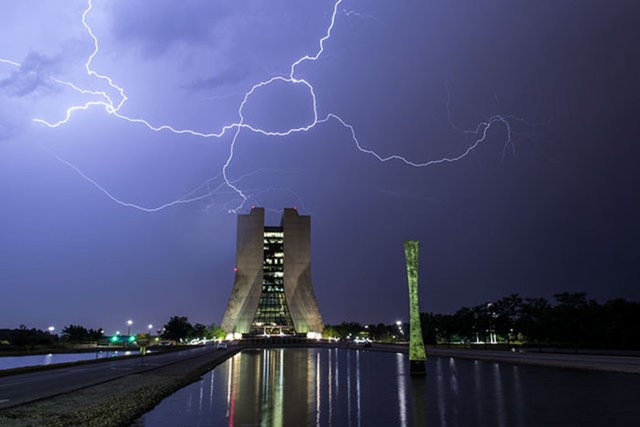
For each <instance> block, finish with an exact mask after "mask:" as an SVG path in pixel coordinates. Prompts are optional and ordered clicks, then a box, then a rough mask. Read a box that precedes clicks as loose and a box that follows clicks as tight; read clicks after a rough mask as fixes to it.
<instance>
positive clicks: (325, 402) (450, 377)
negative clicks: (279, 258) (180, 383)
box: [135, 348, 640, 427]
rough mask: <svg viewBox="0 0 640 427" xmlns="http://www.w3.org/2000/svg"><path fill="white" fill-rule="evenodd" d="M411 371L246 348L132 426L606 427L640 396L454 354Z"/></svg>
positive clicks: (393, 357) (627, 386)
mask: <svg viewBox="0 0 640 427" xmlns="http://www.w3.org/2000/svg"><path fill="white" fill-rule="evenodd" d="M408 370H409V369H408V358H407V355H406V354H397V353H391V352H389V353H385V352H376V351H366V350H343V349H326V348H324V349H302V348H299V349H286V350H283V349H270V350H253V351H244V352H242V353H240V354H237V355H235V356H233V357H232V358H231V359H229V360H227V361H226V362H224V363H223V364H221V365H220V366H218V367H217V368H216V369H215V370H214V371H212V372H210V373H208V374H207V375H205V376H204V377H203V378H202V379H201V380H200V381H197V382H195V383H193V384H191V385H189V386H187V387H184V388H183V389H181V390H179V391H178V392H176V393H175V394H173V395H172V396H169V397H168V398H167V399H165V400H163V401H162V402H161V403H160V404H159V405H158V406H157V407H156V408H155V409H154V410H152V411H151V412H149V413H148V414H146V415H144V417H142V418H141V419H140V420H139V423H138V424H135V425H140V423H142V424H146V425H150V426H154V427H156V426H175V425H213V426H220V425H229V426H233V425H238V426H240V425H265V426H282V425H285V426H289V425H293V426H298V425H316V426H318V425H320V426H327V425H328V426H331V425H337V426H343V425H351V426H368V425H427V424H428V425H436V426H438V425H449V426H455V425H474V426H476V425H477V426H500V425H504V426H521V425H527V424H529V425H550V424H553V425H563V424H569V425H591V424H592V423H590V420H591V419H592V418H593V419H597V420H599V421H602V422H598V423H596V424H595V425H606V424H607V423H606V418H607V416H608V415H607V414H611V413H615V414H617V416H622V417H623V419H625V420H627V421H630V415H631V413H625V412H624V408H627V407H631V406H633V405H632V404H631V403H630V400H631V399H633V398H632V397H629V398H627V396H637V394H638V391H639V390H640V387H639V386H638V384H637V381H635V378H632V379H631V380H629V381H626V382H625V380H626V378H627V377H624V376H614V375H611V374H602V375H600V374H594V373H590V374H589V375H588V376H587V375H584V374H583V373H581V372H573V371H568V370H567V371H561V370H551V369H545V368H538V367H526V366H510V365H501V364H496V363H492V362H480V361H469V360H460V359H450V358H438V357H433V358H429V359H428V360H427V376H426V377H422V378H416V377H411V376H409V372H408ZM573 383H578V384H580V385H584V384H588V385H591V386H593V387H595V386H602V387H605V386H606V387H608V389H611V390H615V391H616V393H612V394H605V395H602V396H598V402H599V405H585V404H573V405H569V404H568V403H567V402H568V401H567V400H566V396H567V395H568V393H567V391H569V390H570V393H571V396H572V397H573V396H574V395H576V394H577V395H579V394H580V393H585V392H584V387H573V386H572V384H573ZM603 384H604V385H603ZM621 384H622V386H621ZM589 396H590V395H589V394H585V395H583V396H582V397H583V399H584V398H586V397H589ZM563 399H564V400H563ZM576 402H577V401H576ZM603 408H604V409H603ZM612 408H613V409H616V408H618V409H619V410H617V411H615V412H612V411H613V409H612ZM607 411H608V412H607ZM625 414H626V415H625ZM625 416H626V418H624V417H625ZM532 420H536V421H539V422H537V423H535V424H532V422H531V421H532ZM557 421H564V422H557ZM573 421H577V422H573ZM635 421H637V419H636V418H634V419H633V421H630V422H628V423H626V425H635V424H633V422H635Z"/></svg>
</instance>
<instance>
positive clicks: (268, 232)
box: [221, 208, 323, 335]
mask: <svg viewBox="0 0 640 427" xmlns="http://www.w3.org/2000/svg"><path fill="white" fill-rule="evenodd" d="M221 326H222V329H224V330H225V332H227V333H235V334H237V333H240V334H253V335H259V334H265V333H266V334H280V333H284V334H306V333H310V332H311V333H320V332H322V328H323V325H322V316H321V315H320V310H319V309H318V303H317V302H316V297H315V295H314V293H313V286H312V284H311V218H310V217H309V216H304V215H298V212H297V211H296V209H292V208H287V209H285V210H284V213H283V215H282V220H281V223H280V226H279V227H271V226H267V227H265V225H264V208H252V209H251V212H250V213H249V214H247V215H238V237H237V243H236V268H235V282H234V284H233V290H232V291H231V297H230V298H229V303H228V304H227V310H226V311H225V314H224V318H223V320H222V325H221Z"/></svg>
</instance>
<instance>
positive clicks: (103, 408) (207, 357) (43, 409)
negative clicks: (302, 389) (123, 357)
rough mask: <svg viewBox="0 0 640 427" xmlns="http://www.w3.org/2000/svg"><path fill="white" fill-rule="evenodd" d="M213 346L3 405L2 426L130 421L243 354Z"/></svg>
mask: <svg viewBox="0 0 640 427" xmlns="http://www.w3.org/2000/svg"><path fill="white" fill-rule="evenodd" d="M240 350H241V349H240V348H232V349H229V350H226V351H211V352H208V353H206V354H203V355H198V356H196V357H192V358H189V359H184V360H178V361H174V362H171V363H168V364H165V365H162V366H159V367H156V368H153V369H149V370H146V371H142V372H137V373H132V374H130V375H126V376H122V377H118V378H115V379H111V380H108V381H104V382H102V383H98V384H93V385H89V386H86V387H83V388H80V389H76V390H74V391H70V392H66V393H61V394H58V395H53V396H49V397H45V398H42V399H39V400H35V401H31V402H28V403H23V404H19V405H17V406H13V407H10V408H7V409H3V410H0V424H1V425H3V426H5V425H6V426H21V427H22V426H40V425H43V424H46V425H48V426H66V425H83V426H120V425H129V424H130V423H132V422H133V421H134V420H136V419H137V418H139V417H141V416H142V415H144V414H145V413H147V412H149V411H150V410H151V409H153V408H154V407H155V406H156V405H157V404H158V403H160V401H162V399H164V398H165V397H167V396H170V395H171V394H173V393H175V392H176V391H178V390H179V389H181V388H182V387H185V386H187V385H189V384H191V383H192V382H194V381H197V380H198V379H199V378H200V377H201V376H202V375H204V374H205V373H207V372H209V371H210V370H212V369H213V368H214V367H216V366H217V365H219V364H220V363H222V362H224V361H225V360H227V359H228V358H230V357H232V356H233V355H235V354H236V353H238V352H239V351H240Z"/></svg>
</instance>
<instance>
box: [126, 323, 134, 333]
mask: <svg viewBox="0 0 640 427" xmlns="http://www.w3.org/2000/svg"><path fill="white" fill-rule="evenodd" d="M127 325H128V326H129V329H127V335H129V336H131V325H133V320H127Z"/></svg>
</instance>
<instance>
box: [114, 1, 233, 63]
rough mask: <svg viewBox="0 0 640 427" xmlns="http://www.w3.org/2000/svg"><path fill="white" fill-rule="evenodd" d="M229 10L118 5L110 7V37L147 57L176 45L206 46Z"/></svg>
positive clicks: (189, 4)
mask: <svg viewBox="0 0 640 427" xmlns="http://www.w3.org/2000/svg"><path fill="white" fill-rule="evenodd" d="M228 15H229V7H228V6H227V5H225V4H220V3H218V2H215V3H214V2H206V3H203V2H181V3H180V4H177V3H176V2H174V1H170V0H161V1H155V2H153V3H152V4H148V3H144V2H141V1H128V2H118V3H115V4H114V8H113V27H112V30H113V35H114V36H115V37H116V38H118V39H120V40H121V41H123V42H126V43H131V42H133V43H135V45H136V46H139V47H140V48H141V49H142V52H143V53H144V54H146V55H149V56H156V55H161V54H163V53H165V52H166V51H167V50H168V49H170V48H171V47H173V46H174V45H175V44H178V43H185V44H188V45H189V46H191V47H193V46H195V45H207V44H210V43H215V40H212V39H211V35H212V34H213V33H214V32H215V30H216V28H217V27H216V26H217V25H218V23H219V22H220V21H221V20H223V19H224V18H225V17H226V16H228Z"/></svg>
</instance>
